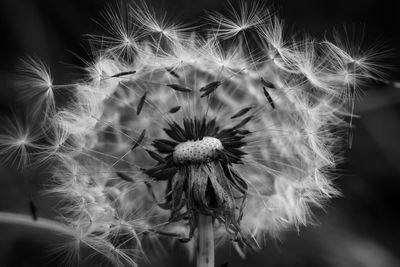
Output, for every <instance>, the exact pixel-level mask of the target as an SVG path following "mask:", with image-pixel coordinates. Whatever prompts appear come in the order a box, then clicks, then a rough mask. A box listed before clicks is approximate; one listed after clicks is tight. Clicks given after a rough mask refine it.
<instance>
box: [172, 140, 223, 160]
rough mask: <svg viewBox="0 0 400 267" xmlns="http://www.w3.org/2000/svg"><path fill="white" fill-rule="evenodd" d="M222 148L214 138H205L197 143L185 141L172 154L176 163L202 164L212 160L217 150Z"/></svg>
mask: <svg viewBox="0 0 400 267" xmlns="http://www.w3.org/2000/svg"><path fill="white" fill-rule="evenodd" d="M223 148H224V147H223V145H222V142H221V141H220V140H219V139H217V138H214V137H209V136H206V137H204V138H203V139H201V140H197V141H186V142H183V143H180V144H178V145H177V146H176V147H175V150H174V152H173V158H174V161H175V162H176V163H187V162H193V163H202V162H208V161H210V160H213V159H214V158H215V156H216V151H217V150H222V149H223Z"/></svg>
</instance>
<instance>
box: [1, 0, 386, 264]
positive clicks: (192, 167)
mask: <svg viewBox="0 0 400 267" xmlns="http://www.w3.org/2000/svg"><path fill="white" fill-rule="evenodd" d="M231 8H232V7H231ZM127 10H129V12H130V13H129V15H130V16H127V14H125V15H121V10H119V12H120V13H118V12H117V13H113V12H112V11H110V9H108V11H107V12H106V13H105V14H106V15H105V18H106V19H108V21H107V22H106V23H104V25H106V29H107V32H108V33H109V34H111V36H109V37H107V36H106V37H99V36H97V37H95V38H94V39H92V44H93V47H94V49H98V50H95V51H94V53H93V54H94V55H98V57H97V58H95V59H94V60H93V63H90V64H89V65H88V67H87V71H88V76H89V77H88V78H87V79H85V80H84V81H81V82H77V83H74V84H72V85H70V87H71V88H74V91H73V97H72V99H73V100H71V101H69V102H68V104H66V105H64V106H63V107H58V106H54V109H52V110H51V111H50V109H48V108H43V107H42V110H44V112H46V114H48V115H47V118H48V119H47V120H46V122H45V125H46V126H47V127H41V128H40V129H41V131H42V134H43V135H44V136H45V138H44V141H43V144H42V146H43V147H44V149H43V151H42V152H41V155H44V156H43V159H44V160H43V161H52V162H54V164H55V167H54V169H53V171H52V173H53V183H54V185H53V187H52V189H51V190H50V192H51V193H54V194H58V195H59V196H61V197H62V199H63V201H62V202H61V203H60V209H59V211H60V216H61V219H62V220H64V221H65V222H67V224H68V225H70V231H72V232H73V233H75V235H74V238H73V239H72V241H71V242H72V243H71V244H73V247H74V249H69V248H66V249H67V250H68V253H70V252H71V251H76V252H77V253H78V252H79V248H80V247H81V246H87V247H89V248H91V249H93V250H94V251H95V252H96V253H100V254H103V255H104V256H105V257H106V258H108V259H109V260H110V261H111V263H114V264H116V265H123V266H128V265H130V266H135V265H136V263H135V260H136V259H137V258H138V257H141V256H142V257H143V256H145V255H146V250H145V249H144V246H143V245H142V244H145V243H148V241H153V242H154V243H153V244H154V246H155V247H156V246H159V243H157V240H158V237H159V236H167V237H169V238H171V239H173V240H179V241H181V242H183V243H186V247H187V248H188V250H189V252H190V254H193V251H194V249H193V248H196V249H195V251H196V261H197V266H199V267H200V266H201V267H203V266H214V241H215V240H217V243H218V244H222V243H224V242H228V241H230V242H232V243H233V244H234V246H235V248H236V249H237V251H238V253H239V254H240V255H245V251H246V250H248V249H250V248H257V247H260V246H262V245H263V242H262V241H263V240H264V237H265V236H266V235H271V236H274V237H276V236H277V235H278V234H279V232H280V231H282V230H283V229H287V228H289V227H293V226H294V227H299V226H300V225H306V224H307V223H308V222H309V221H310V220H311V210H310V208H311V207H312V206H319V207H320V206H322V205H323V202H324V201H326V200H327V199H329V198H331V197H333V196H335V195H337V194H338V192H337V190H336V189H335V187H334V186H333V184H332V181H331V179H330V177H332V174H331V171H332V170H333V169H334V167H335V165H336V164H337V163H338V162H340V160H341V159H340V149H341V148H340V145H339V141H340V140H341V138H342V136H341V134H340V133H341V132H343V130H342V129H344V128H345V127H346V126H347V123H346V116H352V115H351V112H350V113H349V112H347V111H346V107H347V104H348V102H349V101H352V99H351V97H352V95H351V94H350V95H349V94H348V88H349V84H355V85H357V84H360V82H361V81H365V80H366V79H374V78H375V77H377V76H375V75H376V74H377V75H378V76H379V75H381V73H380V71H379V68H377V66H376V64H374V63H373V60H372V61H371V59H374V57H375V56H376V55H378V54H373V55H372V58H370V57H368V55H366V56H364V57H357V58H356V57H352V56H350V54H349V53H348V52H346V51H345V50H344V47H343V45H342V44H341V43H338V44H334V43H332V42H330V41H328V40H315V39H312V38H310V37H306V38H304V39H303V40H301V41H298V42H296V41H295V38H291V39H290V40H287V39H285V37H284V34H283V32H284V31H283V24H282V23H281V22H280V21H279V20H278V19H277V18H276V17H274V16H272V13H271V12H269V11H268V10H267V9H265V7H263V6H261V5H259V4H254V5H248V4H245V3H243V4H241V6H240V9H239V11H235V10H234V9H231V11H230V15H231V16H228V17H226V16H224V15H221V14H219V13H213V12H211V13H209V18H208V20H209V22H211V23H212V24H213V27H212V28H211V30H210V31H209V32H207V33H205V34H201V33H199V32H197V31H196V29H187V28H186V29H184V28H182V27H180V26H179V25H178V24H174V23H168V22H167V20H166V17H165V16H161V17H160V18H161V20H157V19H156V18H157V17H159V16H156V15H155V13H154V12H152V11H151V10H150V9H149V8H148V7H147V6H146V5H144V4H143V5H133V6H131V7H128V8H127ZM249 33H250V34H249ZM240 36H241V37H240ZM237 37H238V38H237ZM370 56H371V55H370ZM349 64H353V65H357V66H358V67H357V68H356V70H354V69H353V70H351V69H348V68H347V66H348V65H349ZM43 66H44V65H43V64H41V63H34V62H33V63H32V64H30V65H29V69H30V70H29V71H28V72H27V73H28V74H29V75H28V76H32V75H31V74H35V77H36V76H37V77H41V78H37V79H35V80H34V84H33V85H35V86H34V88H35V87H37V88H41V90H38V92H39V93H41V94H47V93H48V94H50V92H51V90H52V88H57V85H53V84H52V83H50V82H49V81H52V80H51V78H50V76H49V75H48V73H49V72H48V71H44V70H47V69H46V68H44V67H43ZM59 87H60V86H59ZM45 89H46V90H45ZM45 92H46V93H45ZM46 101H47V100H46ZM10 123H11V124H12V123H14V126H13V128H10V130H9V131H8V132H7V134H8V136H10V137H4V136H0V148H1V149H0V155H2V156H5V157H6V158H7V159H8V160H11V161H13V160H15V159H18V160H19V161H21V162H22V163H23V164H21V165H23V166H25V165H26V164H24V163H25V162H27V161H28V155H29V153H27V151H26V146H28V145H32V144H33V143H34V138H32V137H31V138H28V137H29V135H28V133H27V132H26V131H21V130H20V129H22V128H24V126H25V125H22V124H20V123H19V124H17V125H15V122H10Z"/></svg>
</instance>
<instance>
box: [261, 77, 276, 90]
mask: <svg viewBox="0 0 400 267" xmlns="http://www.w3.org/2000/svg"><path fill="white" fill-rule="evenodd" d="M261 83H262V84H263V85H264V86H265V87H267V88H271V89H275V85H274V84H273V83H271V82H270V81H266V80H264V79H263V78H261Z"/></svg>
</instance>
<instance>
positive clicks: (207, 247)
mask: <svg viewBox="0 0 400 267" xmlns="http://www.w3.org/2000/svg"><path fill="white" fill-rule="evenodd" d="M197 227H198V228H197V229H198V232H197V255H196V260H197V267H214V227H213V222H212V217H211V216H207V215H202V214H199V218H198V226H197Z"/></svg>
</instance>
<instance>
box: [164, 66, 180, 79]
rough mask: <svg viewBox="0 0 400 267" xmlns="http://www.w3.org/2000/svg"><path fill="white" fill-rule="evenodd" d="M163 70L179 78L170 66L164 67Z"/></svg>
mask: <svg viewBox="0 0 400 267" xmlns="http://www.w3.org/2000/svg"><path fill="white" fill-rule="evenodd" d="M165 70H166V71H168V72H169V74H171V75H172V76H174V77H175V78H177V79H180V78H181V76H179V74H178V73H176V72H175V71H174V70H173V69H171V68H165Z"/></svg>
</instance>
